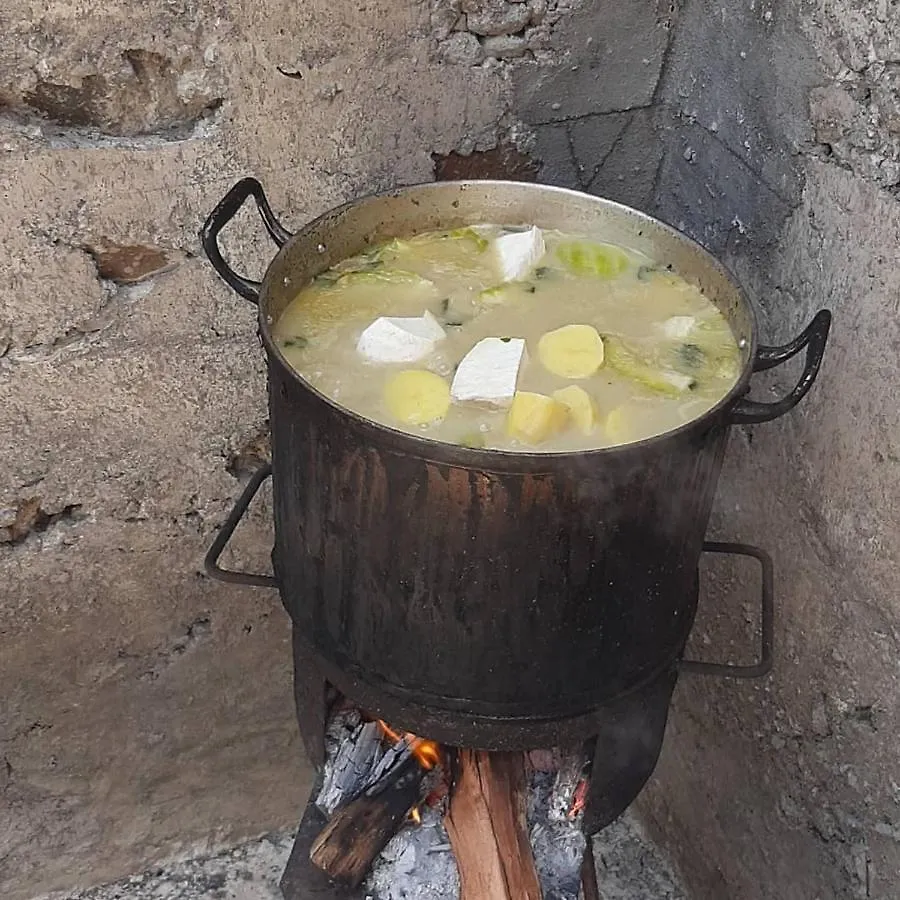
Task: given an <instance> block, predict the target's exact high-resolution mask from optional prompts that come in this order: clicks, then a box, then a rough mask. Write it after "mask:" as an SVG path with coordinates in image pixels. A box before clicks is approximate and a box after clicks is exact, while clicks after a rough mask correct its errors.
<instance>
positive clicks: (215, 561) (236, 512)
mask: <svg viewBox="0 0 900 900" xmlns="http://www.w3.org/2000/svg"><path fill="white" fill-rule="evenodd" d="M271 474H272V466H271V465H270V464H269V463H266V464H265V465H264V466H260V467H259V468H258V469H257V470H256V471H255V472H254V473H253V476H252V477H251V479H250V480H249V481H248V482H247V486H246V487H245V488H244V491H243V493H242V494H241V496H240V497H238V499H237V502H236V503H235V504H234V508H233V509H232V510H231V512H230V513H229V514H228V518H227V519H226V520H225V523H224V524H223V525H222V527H221V528H220V529H219V533H218V534H217V535H216V538H215V540H214V541H213V542H212V546H210V548H209V550H208V551H207V554H206V556H205V558H204V560H203V568H204V569H206V574H207V575H209V576H210V577H211V578H215V579H216V580H217V581H224V582H225V583H226V584H249V585H252V586H253V587H267V588H275V587H278V582H277V581H276V580H275V578H274V577H273V576H272V575H254V574H253V573H252V572H235V571H233V570H231V569H223V568H221V567H220V566H219V557H220V556H221V555H222V551H223V550H224V549H225V547H226V545H227V544H228V542H229V541H230V540H231V536H232V535H233V534H234V529H235V528H237V526H238V523H239V522H240V521H241V519H243V518H244V513H245V512H247V507H248V506H250V502H251V501H252V500H253V498H254V497H255V496H256V492H257V491H258V490H259V488H260V485H261V484H262V483H263V482H264V481H265V480H266V479H267V478H268V477H269V476H270V475H271Z"/></svg>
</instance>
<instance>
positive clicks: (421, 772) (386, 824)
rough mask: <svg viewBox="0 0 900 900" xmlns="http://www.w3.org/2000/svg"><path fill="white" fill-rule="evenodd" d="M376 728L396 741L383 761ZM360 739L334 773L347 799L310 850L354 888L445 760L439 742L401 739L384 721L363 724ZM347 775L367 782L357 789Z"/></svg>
mask: <svg viewBox="0 0 900 900" xmlns="http://www.w3.org/2000/svg"><path fill="white" fill-rule="evenodd" d="M376 727H377V728H378V729H380V732H381V734H383V735H384V736H386V737H387V738H388V739H389V740H390V741H392V742H393V746H392V747H391V748H389V749H388V751H387V752H386V753H385V754H384V755H383V756H381V757H379V756H378V755H377V754H373V753H372V751H371V743H372V736H373V734H374V731H373V730H372V729H374V728H376ZM356 736H357V741H356V742H355V744H353V745H351V746H350V748H349V751H348V752H347V753H346V754H345V756H344V757H343V758H339V760H338V762H339V763H340V765H337V766H336V767H335V769H334V777H335V778H336V779H337V780H338V781H340V782H342V783H343V788H342V790H343V792H344V800H343V802H342V803H341V804H340V805H339V806H338V807H337V808H336V809H335V810H334V812H333V814H332V816H331V818H330V819H329V821H328V824H327V825H326V826H325V828H324V829H323V830H322V832H321V833H320V834H319V836H318V837H317V838H316V839H315V841H314V842H313V844H312V847H311V849H310V860H311V861H312V862H313V864H314V865H316V866H317V867H318V868H320V869H322V870H323V871H324V872H326V873H327V874H328V875H329V876H330V877H331V878H332V879H334V881H336V882H338V883H340V884H343V885H346V886H348V887H351V888H354V887H357V886H358V885H359V884H360V883H361V882H362V880H363V879H364V878H365V877H366V873H367V872H368V871H369V868H370V866H371V865H372V862H373V860H374V859H375V858H376V857H377V856H378V854H379V853H381V851H382V850H383V849H384V848H385V846H386V845H387V843H388V841H390V839H391V838H392V837H393V836H394V834H395V833H396V832H397V830H398V829H399V828H400V826H401V825H402V824H403V822H404V821H405V820H406V818H407V816H409V815H410V814H414V813H415V812H416V811H417V808H418V805H419V803H420V802H421V801H422V799H423V796H424V794H425V793H426V783H427V779H426V776H427V774H428V772H429V771H430V770H431V769H433V768H434V767H435V765H437V763H438V762H439V761H440V750H439V749H438V747H437V745H436V744H434V743H432V742H431V741H424V740H422V739H421V738H417V737H415V735H405V736H403V737H401V736H400V735H398V734H396V733H395V732H394V731H392V730H391V729H390V728H389V727H388V726H387V725H386V724H385V723H383V722H379V723H378V725H377V726H375V723H369V724H367V725H365V726H362V727H361V728H360V729H358V730H357V732H356ZM343 749H344V748H342V750H343ZM348 774H349V776H350V777H351V778H352V776H353V775H355V776H356V777H357V778H360V777H362V778H365V779H368V780H365V781H362V782H359V783H357V784H355V785H353V784H352V781H351V782H350V783H348V781H347V778H348ZM323 795H329V796H331V797H333V796H334V793H333V792H329V791H324V792H323ZM322 802H323V798H322V797H320V804H321V803H322Z"/></svg>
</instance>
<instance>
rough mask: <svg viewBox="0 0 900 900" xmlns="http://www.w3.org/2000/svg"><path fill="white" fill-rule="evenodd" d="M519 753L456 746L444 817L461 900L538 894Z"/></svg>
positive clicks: (523, 898) (525, 899) (517, 899)
mask: <svg viewBox="0 0 900 900" xmlns="http://www.w3.org/2000/svg"><path fill="white" fill-rule="evenodd" d="M525 784H526V780H525V760H524V757H523V755H522V754H521V753H487V752H482V751H474V750H460V751H458V752H457V755H456V773H455V778H454V783H453V789H452V791H451V794H450V809H449V811H448V813H447V815H446V816H445V818H444V823H445V825H446V827H447V832H448V834H449V835H450V843H451V844H452V846H453V852H454V854H455V855H456V863H457V866H458V868H459V878H460V886H461V892H460V900H541V898H542V897H543V893H542V890H541V882H540V879H539V878H538V873H537V869H536V868H535V863H534V854H533V852H532V849H531V844H530V842H529V838H528V830H527V826H526V822H525V802H526V797H525Z"/></svg>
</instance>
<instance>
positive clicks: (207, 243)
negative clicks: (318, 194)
mask: <svg viewBox="0 0 900 900" xmlns="http://www.w3.org/2000/svg"><path fill="white" fill-rule="evenodd" d="M251 196H252V197H253V199H254V200H255V201H256V208H257V209H258V210H259V215H260V217H261V218H262V220H263V225H265V226H266V231H268V232H269V237H271V238H272V240H273V241H275V243H276V244H277V245H278V247H279V248H281V247H283V246H284V244H286V243H287V242H288V241H289V240H290V239H291V237H292V236H293V235H291V233H290V232H289V231H288V230H287V229H286V228H285V227H284V226H283V225H282V224H281V223H280V222H279V221H278V219H276V218H275V213H273V212H272V207H271V206H269V201H268V200H267V199H266V194H265V191H264V190H263V186H262V185H261V184H260V183H259V182H258V181H257V180H256V179H255V178H242V179H241V180H240V181H239V182H238V183H237V184H236V185H235V186H234V187H233V188H232V189H231V190H230V191H229V192H228V193H227V194H226V195H225V196H224V197H223V198H222V199H221V200H220V201H219V202H218V204H217V205H216V208H215V209H214V210H213V211H212V212H211V213H210V214H209V217H208V218H207V220H206V221H205V222H204V223H203V227H202V228H201V229H200V243H201V244H202V245H203V252H204V253H205V254H206V256H207V257H208V259H209V261H210V262H211V263H212V267H213V268H214V269H215V270H216V272H218V273H219V276H220V277H221V278H222V280H223V281H224V282H225V283H226V284H227V285H228V286H229V287H230V288H232V289H233V290H234V291H236V292H237V293H238V294H240V295H241V296H242V297H243V298H244V299H245V300H249V301H250V302H251V303H253V304H258V303H259V288H260V282H258V281H253V280H252V279H250V278H244V277H243V276H242V275H238V274H237V272H235V271H234V269H232V268H231V266H229V265H228V263H227V262H225V258H224V257H223V256H222V250H221V249H220V247H219V232H220V231H221V230H222V229H223V228H224V227H225V226H226V225H227V224H228V223H229V222H230V221H231V220H232V219H233V218H234V216H235V214H236V213H237V211H238V210H239V209H240V208H241V206H243V204H244V201H245V200H246V199H247V198H248V197H251Z"/></svg>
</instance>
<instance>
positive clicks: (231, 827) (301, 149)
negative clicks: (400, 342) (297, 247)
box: [0, 0, 507, 900]
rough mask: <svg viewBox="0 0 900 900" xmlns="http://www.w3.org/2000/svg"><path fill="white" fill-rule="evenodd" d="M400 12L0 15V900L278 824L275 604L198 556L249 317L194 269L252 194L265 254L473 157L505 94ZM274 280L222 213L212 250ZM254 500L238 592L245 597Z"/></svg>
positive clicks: (253, 377) (261, 529)
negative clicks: (310, 224) (439, 158)
mask: <svg viewBox="0 0 900 900" xmlns="http://www.w3.org/2000/svg"><path fill="white" fill-rule="evenodd" d="M429 17H430V10H429V8H428V7H427V5H422V4H417V3H414V2H412V0H409V2H400V0H366V2H362V3H352V4H351V3H333V2H327V0H311V2H305V3H289V2H282V0H257V2H254V3H203V4H200V3H184V4H171V3H166V4H146V3H139V2H132V0H112V2H109V3H104V4H102V5H101V4H71V3H64V2H51V3H47V4H35V3H31V2H27V0H12V2H7V3H6V4H4V5H3V8H2V10H0V31H2V33H3V34H4V41H3V42H2V46H0V187H2V198H3V202H2V204H0V472H2V479H0V896H3V897H4V898H6V900H24V898H29V897H32V896H34V895H36V894H37V893H38V892H40V891H43V890H47V889H51V888H55V887H71V886H75V885H79V884H88V883H91V884H93V883H97V882H100V881H103V880H106V879H108V878H111V877H113V876H117V875H121V874H123V873H128V872H132V871H136V870H139V869H140V868H141V867H143V866H146V865H149V864H151V863H152V862H153V861H154V860H155V859H158V858H161V857H164V856H172V855H173V854H177V853H178V852H179V851H180V850H186V849H187V848H188V847H189V846H191V845H196V844H198V843H199V844H216V843H219V842H221V841H225V840H229V839H232V838H235V837H238V836H244V835H249V834H252V833H258V832H260V831H263V830H266V829H269V828H272V827H276V826H279V825H287V824H290V823H293V822H294V821H295V820H296V817H297V815H298V812H299V810H300V808H301V804H302V803H304V802H305V797H306V791H307V777H308V775H307V771H306V768H305V765H304V763H303V761H302V757H301V751H300V748H299V741H298V736H297V734H296V725H295V720H294V717H293V706H292V696H291V688H290V673H291V661H290V650H289V647H290V642H289V631H288V623H287V619H286V616H285V615H284V614H283V612H282V611H281V608H280V606H279V603H278V599H277V597H275V596H272V595H270V594H268V593H266V592H265V591H261V590H253V589H244V590H242V589H239V588H233V587H225V586H222V585H218V584H214V583H211V582H210V581H209V580H208V579H206V578H205V577H204V576H203V575H202V573H201V560H202V555H203V553H204V551H205V549H206V547H207V546H208V544H209V542H210V540H211V537H212V534H213V532H214V530H215V528H216V527H217V526H218V525H219V524H220V523H221V522H222V520H223V518H224V516H225V514H226V513H227V511H228V509H229V508H230V506H231V504H232V502H233V499H234V498H235V496H236V495H237V493H238V492H239V490H240V488H241V482H242V480H244V479H245V478H246V476H247V474H248V472H249V471H251V470H252V468H253V466H254V465H255V463H256V462H257V461H258V457H259V455H260V453H261V452H263V451H261V450H260V449H259V448H258V447H257V443H258V442H257V441H256V437H257V435H258V433H259V432H260V430H261V429H262V428H263V425H264V421H265V417H266V410H265V394H264V375H263V357H262V353H261V351H260V348H259V346H258V344H257V341H256V338H255V336H254V331H255V326H254V310H253V309H251V308H250V307H249V305H247V304H246V303H244V302H242V301H240V300H239V299H238V298H237V297H236V296H234V295H233V294H231V293H230V291H229V290H228V289H227V288H225V286H224V285H222V284H221V283H220V282H219V281H218V280H217V279H216V277H215V276H214V274H213V272H212V270H211V268H210V267H209V266H208V264H207V263H206V262H205V261H204V260H203V259H201V258H199V253H200V251H199V246H198V241H197V230H198V228H199V225H200V223H201V222H202V220H203V219H204V217H205V216H206V214H207V213H208V212H209V210H210V209H211V208H212V207H213V205H214V204H215V203H216V202H217V201H218V199H219V198H220V197H221V196H222V195H223V194H224V192H225V191H226V190H227V189H228V188H229V187H230V186H231V184H232V183H233V182H234V181H235V180H236V179H237V178H239V177H240V176H243V175H245V174H249V173H252V174H256V175H258V176H259V177H260V178H261V179H262V180H263V182H264V183H265V186H266V189H267V191H268V193H269V196H270V199H271V201H272V204H273V207H274V208H275V209H276V210H277V211H279V212H280V213H281V214H282V215H283V219H284V221H285V223H286V224H287V225H288V226H298V225H300V224H302V223H303V222H304V221H306V220H308V219H309V218H310V217H311V216H313V215H315V214H317V213H319V212H321V211H323V210H325V209H326V208H328V207H330V206H332V205H334V204H336V203H338V202H341V201H343V200H345V199H347V198H349V197H351V196H354V195H356V194H359V193H362V192H364V191H369V190H372V189H376V188H379V187H386V186H388V185H393V184H396V183H402V182H409V181H419V180H427V179H429V178H430V177H431V174H432V165H433V163H432V153H435V152H437V153H447V152H448V151H450V150H452V149H454V148H456V147H459V146H460V145H461V144H463V143H464V142H468V145H469V147H470V148H471V147H477V146H480V145H484V146H490V145H491V144H493V143H494V141H495V140H496V130H497V124H496V123H497V121H498V120H499V119H500V118H501V117H502V116H503V115H504V113H505V110H506V106H507V95H506V88H505V86H504V76H503V73H502V71H500V70H494V69H487V68H470V67H466V66H459V65H451V64H447V63H441V62H439V61H437V59H435V58H434V56H433V54H432V39H431V35H430V21H429ZM226 245H227V248H228V250H229V252H230V253H231V255H232V257H233V258H234V259H235V260H236V261H237V262H238V263H239V264H240V265H241V266H243V267H244V268H245V269H246V270H248V271H250V272H251V273H253V272H256V273H258V272H259V271H260V269H261V266H262V264H263V263H264V262H265V261H267V260H268V259H269V257H270V255H271V254H272V252H273V248H272V246H271V245H269V244H267V242H266V240H265V238H264V237H263V236H262V231H261V228H260V226H259V223H258V222H257V221H256V220H255V218H254V217H253V216H252V215H251V214H250V213H249V212H247V213H242V214H241V215H240V216H239V217H238V219H237V220H236V222H235V223H234V227H233V228H232V229H231V231H230V233H229V234H228V235H227V238H226ZM268 515H269V510H268V507H267V504H266V502H265V498H263V501H262V502H261V503H260V504H259V509H258V511H257V512H256V514H255V515H254V516H252V518H251V521H250V523H248V525H247V526H246V527H243V528H242V529H241V531H240V532H239V534H238V544H239V546H240V548H241V552H240V553H239V554H237V555H236V557H232V559H231V562H232V563H238V564H240V563H242V564H244V565H246V566H248V567H252V568H255V569H257V570H260V571H265V570H266V568H267V565H268V561H267V558H266V557H267V553H268V550H269V549H270V547H271V540H272V535H271V530H270V525H269V519H268Z"/></svg>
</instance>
